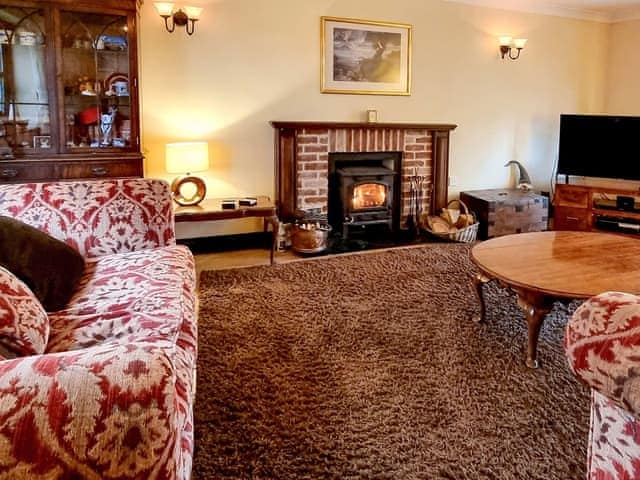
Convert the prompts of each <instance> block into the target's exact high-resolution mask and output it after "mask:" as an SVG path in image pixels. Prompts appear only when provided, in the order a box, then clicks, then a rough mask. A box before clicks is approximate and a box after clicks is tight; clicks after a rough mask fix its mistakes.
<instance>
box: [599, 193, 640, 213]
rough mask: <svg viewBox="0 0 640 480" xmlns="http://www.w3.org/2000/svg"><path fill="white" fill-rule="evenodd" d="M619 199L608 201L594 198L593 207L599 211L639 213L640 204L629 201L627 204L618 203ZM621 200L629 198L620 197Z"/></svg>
mask: <svg viewBox="0 0 640 480" xmlns="http://www.w3.org/2000/svg"><path fill="white" fill-rule="evenodd" d="M618 198H619V197H616V199H615V200H609V199H606V198H594V199H593V206H594V207H595V208H598V209H600V210H618V211H627V212H636V213H638V212H640V203H636V202H634V201H633V199H631V201H630V202H629V201H628V202H620V201H619V200H618ZM622 198H625V199H626V198H630V197H622Z"/></svg>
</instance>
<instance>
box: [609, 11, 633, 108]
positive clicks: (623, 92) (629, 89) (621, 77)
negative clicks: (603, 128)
mask: <svg viewBox="0 0 640 480" xmlns="http://www.w3.org/2000/svg"><path fill="white" fill-rule="evenodd" d="M610 45H611V47H612V48H611V51H610V53H609V63H608V69H607V96H606V108H607V112H610V113H619V114H628V115H640V87H639V83H638V81H639V79H640V55H638V45H640V20H634V21H628V22H619V23H614V24H612V26H611V37H610Z"/></svg>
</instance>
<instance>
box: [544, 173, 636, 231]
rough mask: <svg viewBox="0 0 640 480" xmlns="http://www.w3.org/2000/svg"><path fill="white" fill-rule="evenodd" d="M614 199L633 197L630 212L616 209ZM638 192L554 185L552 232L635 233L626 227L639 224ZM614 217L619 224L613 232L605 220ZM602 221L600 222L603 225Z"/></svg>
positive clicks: (611, 226) (613, 228)
mask: <svg viewBox="0 0 640 480" xmlns="http://www.w3.org/2000/svg"><path fill="white" fill-rule="evenodd" d="M618 196H626V197H634V198H635V202H634V204H633V207H632V208H630V209H626V210H623V209H619V208H617V202H616V198H617V197H618ZM639 200H640V190H625V189H619V188H611V187H589V186H586V185H569V184H565V183H560V184H556V191H555V195H554V198H553V209H554V215H553V229H554V230H584V231H591V230H594V231H599V230H608V231H611V230H615V231H619V232H621V233H632V234H636V235H637V234H638V231H637V230H636V229H635V228H624V227H625V226H627V225H640V203H639ZM613 218H615V219H616V221H617V222H618V223H619V224H620V225H623V227H620V228H619V229H616V228H615V227H614V225H613V223H607V221H606V220H608V219H613ZM603 220H604V223H603Z"/></svg>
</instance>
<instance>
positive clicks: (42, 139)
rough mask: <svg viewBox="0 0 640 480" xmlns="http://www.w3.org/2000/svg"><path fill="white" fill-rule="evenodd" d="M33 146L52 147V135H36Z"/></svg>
mask: <svg viewBox="0 0 640 480" xmlns="http://www.w3.org/2000/svg"><path fill="white" fill-rule="evenodd" d="M33 148H51V136H50V135H36V136H34V137H33Z"/></svg>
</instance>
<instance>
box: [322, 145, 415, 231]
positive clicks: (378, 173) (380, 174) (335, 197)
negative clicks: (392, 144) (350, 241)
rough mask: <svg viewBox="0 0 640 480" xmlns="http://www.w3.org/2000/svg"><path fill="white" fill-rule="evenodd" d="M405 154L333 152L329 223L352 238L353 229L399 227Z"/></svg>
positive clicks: (330, 172)
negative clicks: (402, 160) (383, 226)
mask: <svg viewBox="0 0 640 480" xmlns="http://www.w3.org/2000/svg"><path fill="white" fill-rule="evenodd" d="M401 157H402V154H401V152H370V153H330V154H329V212H328V213H329V215H328V217H329V223H330V224H331V225H332V226H333V228H334V229H335V231H338V232H340V231H341V232H342V236H343V238H345V239H346V238H348V236H349V230H350V229H351V228H355V227H360V228H361V229H365V228H366V227H367V226H370V225H385V224H386V225H387V226H388V228H389V230H390V231H391V232H396V231H397V230H398V228H399V215H400V208H399V207H400V202H399V198H400V161H401Z"/></svg>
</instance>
